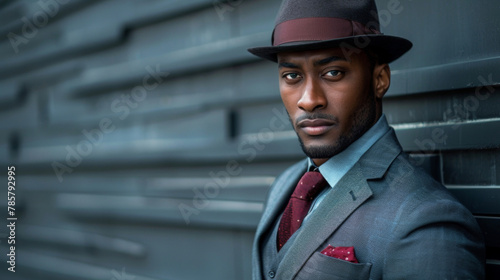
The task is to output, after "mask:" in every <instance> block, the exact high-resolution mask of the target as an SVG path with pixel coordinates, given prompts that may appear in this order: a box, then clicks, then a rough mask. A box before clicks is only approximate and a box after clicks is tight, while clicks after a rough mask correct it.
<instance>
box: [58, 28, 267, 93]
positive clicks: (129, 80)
mask: <svg viewBox="0 0 500 280" xmlns="http://www.w3.org/2000/svg"><path fill="white" fill-rule="evenodd" d="M267 35H268V34H267V33H266V34H262V33H258V34H252V35H248V36H242V37H234V38H231V39H228V40H221V41H217V42H214V43H209V44H205V45H201V46H194V47H191V48H187V49H183V50H177V51H173V52H169V53H166V54H164V55H160V56H156V57H151V58H146V59H143V60H138V61H130V62H123V63H119V64H115V65H110V66H107V67H100V68H93V69H89V70H87V71H85V72H84V73H83V74H82V75H81V77H78V78H77V80H75V81H74V82H73V83H71V84H70V85H66V86H64V87H60V88H58V89H57V90H61V91H63V92H68V93H71V94H77V95H79V96H82V94H84V93H87V94H88V93H89V92H92V91H94V90H98V91H100V90H109V89H114V88H121V87H123V86H124V85H131V84H135V83H140V82H142V79H143V77H144V75H145V74H144V71H145V69H146V67H148V66H149V67H151V66H156V67H157V68H159V69H161V70H162V71H163V72H167V73H170V75H171V77H172V76H176V75H181V74H185V73H186V72H191V71H194V69H204V70H205V71H206V70H208V69H213V68H216V67H222V66H227V65H229V64H237V63H243V62H245V61H251V60H255V58H253V57H252V56H251V55H250V54H249V53H248V52H247V51H246V49H247V48H249V47H251V46H252V45H253V44H255V43H256V42H263V41H265V40H266V39H268V38H267Z"/></svg>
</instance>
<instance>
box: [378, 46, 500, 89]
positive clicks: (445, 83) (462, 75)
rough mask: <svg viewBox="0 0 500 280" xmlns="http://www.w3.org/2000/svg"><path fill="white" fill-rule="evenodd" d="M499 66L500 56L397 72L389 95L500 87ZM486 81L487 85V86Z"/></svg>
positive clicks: (393, 74)
mask: <svg viewBox="0 0 500 280" xmlns="http://www.w3.org/2000/svg"><path fill="white" fill-rule="evenodd" d="M499 48H500V46H499ZM499 67H500V57H498V56H497V57H490V58H485V59H479V60H476V61H464V62H454V63H450V64H438V65H433V66H426V67H421V68H409V69H404V70H394V71H392V73H391V74H392V77H391V87H390V89H389V91H388V92H387V96H400V95H407V94H416V93H423V92H431V91H442V90H450V89H462V88H472V89H475V88H477V87H481V86H489V85H498V84H500V75H497V73H498V70H497V69H499ZM463 69H467V71H464V70H463ZM488 78H491V79H488ZM483 81H486V82H487V83H484V84H483Z"/></svg>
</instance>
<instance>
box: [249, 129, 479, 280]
mask: <svg viewBox="0 0 500 280" xmlns="http://www.w3.org/2000/svg"><path fill="white" fill-rule="evenodd" d="M306 166H307V162H306V161H301V162H299V163H297V164H295V165H293V166H292V167H290V168H289V169H287V170H286V171H285V172H284V173H283V174H281V175H280V176H279V177H278V178H277V179H276V180H275V182H274V184H273V186H272V187H271V190H270V192H269V195H268V199H267V203H266V207H265V209H264V213H263V215H262V218H261V221H260V223H259V226H258V228H257V232H256V235H255V240H254V246H253V259H252V261H253V279H254V280H257V279H263V277H262V275H264V273H265V274H266V275H267V273H268V272H266V271H262V262H265V261H268V260H266V259H265V256H263V254H262V246H263V244H262V243H263V240H264V239H265V236H266V234H269V231H272V229H273V226H274V224H275V223H276V221H277V219H278V218H279V216H280V215H281V214H282V211H283V210H284V207H285V206H286V204H287V202H288V199H289V196H290V195H291V193H292V192H293V189H294V187H295V186H296V184H297V181H298V180H299V179H300V177H301V176H302V175H303V173H304V172H305V169H306ZM296 234H297V236H296V238H295V239H294V240H293V244H291V246H290V248H289V250H288V251H287V252H286V254H285V255H284V257H283V259H282V261H281V263H280V265H279V267H278V269H277V271H276V274H275V275H276V276H275V277H274V279H314V280H321V279H330V280H331V279H426V280H428V279H448V280H455V279H483V278H484V243H483V238H482V233H481V232H480V230H479V228H478V226H477V223H476V221H475V219H474V217H473V216H472V215H471V213H470V212H469V211H468V210H467V209H466V208H465V207H464V206H462V205H461V204H460V203H459V202H457V200H455V199H454V198H453V197H452V196H451V195H450V194H449V192H448V191H447V190H446V188H445V187H444V186H442V185H441V184H440V183H438V182H436V181H435V180H433V179H432V178H431V177H430V176H429V175H427V173H425V172H424V171H422V170H421V169H419V168H417V167H415V166H413V165H412V164H411V163H410V162H409V161H408V157H407V156H406V155H405V154H404V153H403V152H402V149H401V146H400V145H399V143H398V141H397V139H396V136H395V133H394V130H392V129H391V130H390V131H389V132H388V133H386V134H385V135H384V136H383V137H382V138H381V139H380V140H379V141H378V142H377V143H375V144H374V145H373V146H372V147H371V148H370V149H369V150H368V151H367V152H366V153H365V154H364V155H363V157H362V158H361V159H360V160H359V161H358V162H357V163H356V165H355V166H354V167H353V168H352V169H351V170H350V171H349V172H348V173H347V174H346V175H345V176H344V177H343V178H342V179H341V180H340V181H339V183H338V184H337V185H336V186H335V187H334V188H333V189H332V190H331V191H330V192H329V193H328V194H327V196H326V197H325V199H324V200H323V202H322V203H321V204H320V205H319V207H318V208H317V209H316V210H315V211H314V212H313V213H311V215H310V216H309V217H308V219H307V220H306V221H305V222H304V224H303V226H302V227H301V229H300V230H299V231H297V233H296ZM329 244H331V245H332V246H334V247H336V246H354V250H355V255H356V257H357V259H358V260H359V262H360V263H359V264H354V263H349V262H346V261H343V260H339V259H335V258H332V257H328V256H325V255H322V254H321V253H320V252H321V251H322V250H323V249H324V248H325V247H326V246H328V245H329Z"/></svg>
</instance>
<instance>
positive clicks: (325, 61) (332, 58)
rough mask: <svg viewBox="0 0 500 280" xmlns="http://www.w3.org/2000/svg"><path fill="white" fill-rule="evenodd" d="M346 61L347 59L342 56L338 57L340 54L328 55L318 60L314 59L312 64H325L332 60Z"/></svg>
mask: <svg viewBox="0 0 500 280" xmlns="http://www.w3.org/2000/svg"><path fill="white" fill-rule="evenodd" d="M339 60H341V61H347V59H345V58H344V57H340V56H330V57H327V58H323V59H322V60H319V61H315V62H314V63H313V64H314V66H323V65H326V64H328V63H330V62H334V61H339Z"/></svg>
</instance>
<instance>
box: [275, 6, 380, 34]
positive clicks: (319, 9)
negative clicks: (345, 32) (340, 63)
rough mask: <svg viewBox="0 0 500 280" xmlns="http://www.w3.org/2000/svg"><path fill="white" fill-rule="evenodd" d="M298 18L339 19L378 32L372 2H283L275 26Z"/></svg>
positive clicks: (376, 14)
mask: <svg viewBox="0 0 500 280" xmlns="http://www.w3.org/2000/svg"><path fill="white" fill-rule="evenodd" d="M300 18H341V19H346V20H350V21H355V22H359V23H361V24H363V25H365V26H367V25H369V26H370V27H371V28H374V29H376V30H378V31H380V24H379V19H378V12H377V5H376V4H375V1H374V0H284V1H283V2H282V3H281V7H280V10H279V12H278V15H277V17H276V26H277V25H278V24H280V23H282V22H285V21H288V20H293V19H300Z"/></svg>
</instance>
